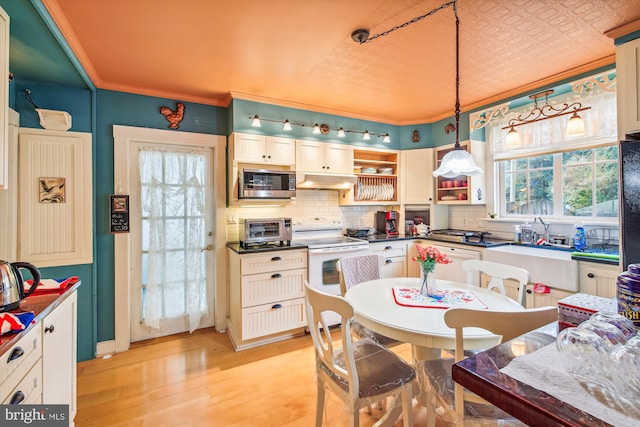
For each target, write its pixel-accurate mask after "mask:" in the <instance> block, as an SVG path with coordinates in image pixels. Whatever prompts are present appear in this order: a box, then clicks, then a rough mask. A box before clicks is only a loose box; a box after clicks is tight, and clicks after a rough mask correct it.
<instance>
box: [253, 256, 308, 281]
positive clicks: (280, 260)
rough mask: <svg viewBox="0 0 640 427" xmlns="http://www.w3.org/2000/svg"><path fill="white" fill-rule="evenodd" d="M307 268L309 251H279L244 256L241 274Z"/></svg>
mask: <svg viewBox="0 0 640 427" xmlns="http://www.w3.org/2000/svg"><path fill="white" fill-rule="evenodd" d="M296 268H307V251H306V250H299V251H298V250H293V251H277V252H270V253H268V254H250V255H243V256H242V257H241V259H240V274H242V275H245V274H254V273H268V272H272V271H281V270H292V269H296Z"/></svg>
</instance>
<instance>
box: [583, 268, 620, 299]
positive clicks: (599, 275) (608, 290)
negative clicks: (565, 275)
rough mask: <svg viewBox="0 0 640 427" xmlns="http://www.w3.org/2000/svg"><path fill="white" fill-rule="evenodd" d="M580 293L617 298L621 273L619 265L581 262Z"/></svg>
mask: <svg viewBox="0 0 640 427" xmlns="http://www.w3.org/2000/svg"><path fill="white" fill-rule="evenodd" d="M578 269H579V275H580V276H579V277H580V292H581V293H584V294H591V295H597V296H599V297H603V298H615V297H616V279H617V278H618V275H619V274H620V273H621V271H620V266H619V265H609V264H602V263H596V262H588V261H579V262H578Z"/></svg>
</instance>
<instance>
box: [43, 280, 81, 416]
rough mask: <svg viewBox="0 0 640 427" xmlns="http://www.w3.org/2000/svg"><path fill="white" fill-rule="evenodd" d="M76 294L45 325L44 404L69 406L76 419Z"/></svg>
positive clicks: (46, 318)
mask: <svg viewBox="0 0 640 427" xmlns="http://www.w3.org/2000/svg"><path fill="white" fill-rule="evenodd" d="M77 304H78V296H77V292H73V294H71V295H69V297H67V299H65V300H64V301H63V302H62V303H61V304H60V305H59V306H58V307H56V308H55V310H53V311H52V312H51V313H50V314H48V315H47V317H45V318H44V320H43V321H42V403H44V404H61V405H69V417H70V419H71V420H73V419H74V417H75V416H76V411H77V407H76V390H77V385H76V382H77V381H76V378H77V372H76V363H77V347H76V341H77V340H76V336H77V331H76V325H77V323H78V322H77V320H76V316H77Z"/></svg>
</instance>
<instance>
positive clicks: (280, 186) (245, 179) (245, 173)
mask: <svg viewBox="0 0 640 427" xmlns="http://www.w3.org/2000/svg"><path fill="white" fill-rule="evenodd" d="M238 178H239V179H238V199H291V198H292V197H296V173H295V171H286V170H269V169H242V170H241V171H240V176H239V177H238Z"/></svg>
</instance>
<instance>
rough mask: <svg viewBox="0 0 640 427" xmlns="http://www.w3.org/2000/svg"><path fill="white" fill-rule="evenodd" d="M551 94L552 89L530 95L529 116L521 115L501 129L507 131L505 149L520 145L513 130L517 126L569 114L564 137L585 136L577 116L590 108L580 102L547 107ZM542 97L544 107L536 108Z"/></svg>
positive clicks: (517, 136) (518, 137)
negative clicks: (531, 105) (531, 100)
mask: <svg viewBox="0 0 640 427" xmlns="http://www.w3.org/2000/svg"><path fill="white" fill-rule="evenodd" d="M553 92H554V90H553V89H548V90H545V91H542V92H539V93H535V94H533V95H530V96H529V98H530V99H533V109H532V110H531V111H530V112H529V114H527V115H526V116H524V114H521V115H519V116H518V117H517V118H515V119H511V120H509V124H508V125H507V126H505V127H503V128H502V129H509V132H507V140H506V146H507V147H515V146H518V145H520V136H519V135H518V131H516V129H515V128H516V127H517V126H522V125H526V124H529V123H534V122H539V121H541V120H547V119H552V118H554V117H560V116H565V115H567V114H571V115H572V116H571V118H570V119H569V123H567V131H566V136H567V137H569V138H571V137H575V136H582V135H584V134H585V128H584V120H582V117H580V116H579V115H578V112H580V111H585V110H589V109H591V107H583V106H582V104H581V103H580V102H574V103H572V104H568V103H566V102H565V103H564V104H563V105H562V106H561V107H560V108H555V107H553V106H552V105H549V95H551V94H553ZM542 97H544V105H543V106H542V107H538V99H540V98H542ZM523 116H524V117H523Z"/></svg>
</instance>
